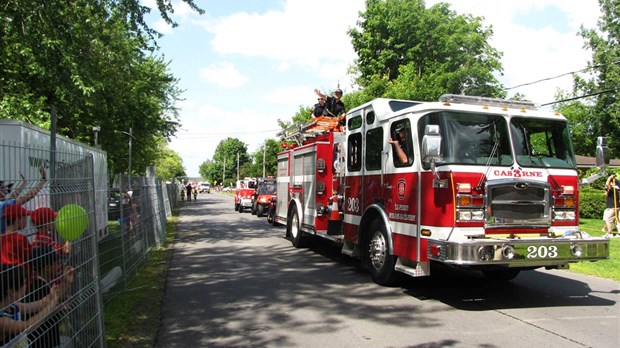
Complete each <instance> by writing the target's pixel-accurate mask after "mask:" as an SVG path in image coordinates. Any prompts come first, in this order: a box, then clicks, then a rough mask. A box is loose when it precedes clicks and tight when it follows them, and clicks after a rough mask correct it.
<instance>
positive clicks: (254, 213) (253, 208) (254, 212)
mask: <svg viewBox="0 0 620 348" xmlns="http://www.w3.org/2000/svg"><path fill="white" fill-rule="evenodd" d="M256 204H258V203H257V202H256V201H254V202H252V208H250V212H251V213H252V215H256Z"/></svg>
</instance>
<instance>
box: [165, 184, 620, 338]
mask: <svg viewBox="0 0 620 348" xmlns="http://www.w3.org/2000/svg"><path fill="white" fill-rule="evenodd" d="M174 248H175V250H174V256H173V261H172V265H171V269H170V272H169V275H168V281H167V288H166V296H165V299H164V304H163V309H162V316H163V317H162V322H161V327H160V332H159V336H158V340H157V344H156V347H321V348H329V347H425V348H431V347H485V348H491V347H528V348H534V347H546V348H550V347H562V348H569V347H614V348H617V347H620V305H619V302H620V284H619V283H618V282H615V281H610V280H606V279H600V278H596V277H590V276H583V275H579V274H575V273H571V272H568V271H557V270H556V271H538V270H537V271H529V272H522V273H521V274H520V275H519V276H518V277H517V278H516V279H514V280H513V281H512V282H507V283H501V284H494V283H489V282H487V281H485V279H484V278H482V277H481V276H480V275H479V274H478V273H474V272H471V273H463V272H454V271H449V270H433V276H432V277H429V278H416V279H414V278H408V279H407V280H406V282H405V283H404V284H403V285H402V286H401V287H394V288H388V287H382V286H379V285H376V284H375V283H373V282H372V280H371V279H370V275H369V274H367V273H366V272H364V271H360V270H359V269H358V268H357V267H356V265H357V262H356V260H354V259H351V258H349V257H347V256H345V255H342V254H340V252H339V249H338V248H336V247H334V246H333V245H330V244H329V243H325V242H318V243H314V245H313V246H312V247H311V248H309V249H295V248H293V247H292V245H291V243H290V241H288V240H287V239H285V238H284V227H272V226H271V225H269V224H267V222H266V219H265V218H264V217H263V218H257V217H256V216H254V215H251V214H250V213H249V212H244V213H242V214H240V213H238V212H236V211H234V204H233V199H232V197H229V196H225V195H220V194H215V193H211V194H200V195H199V198H198V201H197V202H186V203H185V205H184V206H183V207H182V208H181V212H180V228H179V230H178V236H177V239H176V241H175V243H174Z"/></svg>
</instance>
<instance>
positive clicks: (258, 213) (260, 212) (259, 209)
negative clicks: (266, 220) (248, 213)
mask: <svg viewBox="0 0 620 348" xmlns="http://www.w3.org/2000/svg"><path fill="white" fill-rule="evenodd" d="M264 213H265V207H263V206H262V205H259V206H258V207H256V216H258V217H261V216H263V214H264Z"/></svg>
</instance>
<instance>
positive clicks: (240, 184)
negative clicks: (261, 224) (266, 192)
mask: <svg viewBox="0 0 620 348" xmlns="http://www.w3.org/2000/svg"><path fill="white" fill-rule="evenodd" d="M254 192H256V178H244V179H243V180H238V181H237V189H236V190H235V211H238V212H240V213H243V210H244V209H246V208H248V209H250V208H252V197H253V196H254Z"/></svg>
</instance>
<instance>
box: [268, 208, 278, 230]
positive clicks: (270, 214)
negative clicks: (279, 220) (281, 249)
mask: <svg viewBox="0 0 620 348" xmlns="http://www.w3.org/2000/svg"><path fill="white" fill-rule="evenodd" d="M275 220H276V219H274V216H273V213H272V212H271V211H270V212H269V213H267V223H268V224H270V225H274V226H275V224H274V221H275Z"/></svg>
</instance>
